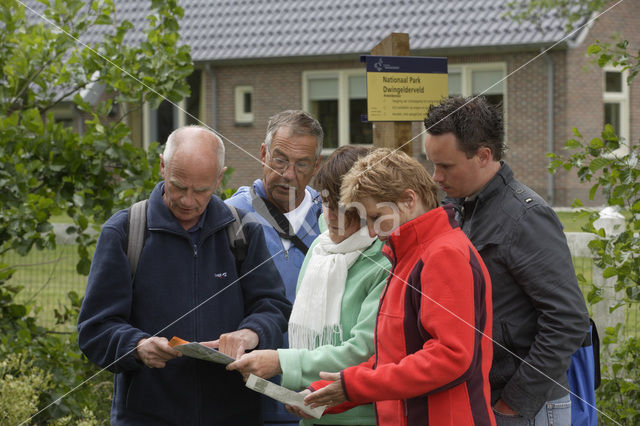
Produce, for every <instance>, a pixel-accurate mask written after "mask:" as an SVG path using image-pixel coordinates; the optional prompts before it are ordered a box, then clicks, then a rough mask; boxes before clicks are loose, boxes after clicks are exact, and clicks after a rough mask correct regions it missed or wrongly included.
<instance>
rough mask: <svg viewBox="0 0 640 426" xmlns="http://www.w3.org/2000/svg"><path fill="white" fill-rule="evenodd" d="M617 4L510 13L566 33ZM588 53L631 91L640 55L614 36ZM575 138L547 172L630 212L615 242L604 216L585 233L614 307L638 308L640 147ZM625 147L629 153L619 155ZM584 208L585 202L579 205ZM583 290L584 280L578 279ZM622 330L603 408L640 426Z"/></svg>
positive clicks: (549, 2)
mask: <svg viewBox="0 0 640 426" xmlns="http://www.w3.org/2000/svg"><path fill="white" fill-rule="evenodd" d="M612 3H613V2H610V1H607V0H528V1H522V2H512V3H511V11H510V12H509V14H510V15H511V16H512V17H513V18H514V19H516V20H529V21H531V22H534V23H539V22H541V19H542V18H543V17H544V16H546V15H547V14H556V15H559V16H562V17H565V18H566V19H567V21H566V22H567V30H572V29H573V28H574V26H575V25H577V24H582V23H585V22H587V20H588V19H590V18H591V17H592V16H593V14H594V13H596V12H598V11H601V10H602V9H603V8H604V7H605V6H608V5H610V4H612ZM587 53H588V54H589V55H591V56H592V57H593V58H594V61H595V62H596V63H597V64H598V65H599V66H600V67H605V66H608V65H612V66H615V67H617V68H618V69H620V70H622V71H628V77H627V84H628V85H631V84H632V83H633V82H634V79H635V78H636V76H637V75H638V72H639V71H640V63H639V60H638V58H639V57H640V51H638V52H635V51H633V50H631V46H630V43H629V41H628V40H626V39H624V37H623V36H620V35H614V34H612V39H611V40H610V41H601V40H596V42H595V43H594V44H592V45H591V46H589V47H588V49H587ZM573 133H574V137H573V138H571V139H570V140H568V141H567V142H566V143H565V150H566V151H567V152H568V153H567V154H557V153H549V154H548V156H549V158H550V159H551V163H550V167H549V170H550V172H551V173H554V172H555V171H556V170H557V169H559V168H563V169H565V170H569V171H570V170H575V172H576V174H577V176H578V178H579V179H580V181H581V182H583V183H586V184H589V185H591V188H590V191H589V197H590V199H592V200H593V199H594V197H595V195H596V194H597V193H598V192H600V193H601V194H602V195H604V198H605V200H606V204H607V205H608V206H612V207H615V208H617V209H619V210H621V211H623V212H624V217H625V229H624V230H623V231H622V232H620V233H616V234H615V235H607V233H606V232H605V230H604V229H601V228H596V227H595V226H594V222H595V220H596V219H598V213H595V212H590V213H589V212H585V214H587V215H589V221H588V223H587V225H586V226H585V227H584V229H583V230H584V231H586V232H590V233H593V234H595V235H596V238H595V239H594V240H592V241H591V242H590V243H589V247H590V248H591V250H592V252H593V255H594V264H595V265H596V266H598V267H599V268H600V269H601V270H602V271H603V276H604V277H605V278H612V279H615V280H616V284H615V290H616V291H617V292H618V294H620V295H621V297H622V299H621V300H620V301H619V302H618V303H617V304H616V305H615V306H613V307H612V308H610V309H611V310H614V309H616V308H618V307H620V306H622V305H627V306H629V307H633V306H636V307H637V306H638V304H640V164H639V161H640V143H638V141H631V140H628V141H625V140H621V139H620V137H619V136H618V135H617V134H616V132H615V130H614V129H613V127H612V126H611V125H610V124H607V125H605V126H604V129H603V131H602V133H601V135H600V136H598V137H594V138H592V139H591V140H585V138H584V137H583V135H582V134H581V133H580V131H579V129H577V128H575V127H574V128H573ZM622 144H624V145H626V147H625V148H626V149H625V150H624V152H625V153H624V154H621V153H620V152H621V151H619V148H620V147H621V146H622ZM574 205H575V206H577V207H580V206H581V205H582V202H581V201H580V200H576V201H575V202H574ZM578 279H579V280H581V281H582V282H583V283H584V281H585V280H584V277H581V276H579V277H578ZM601 294H602V289H601V288H599V287H598V286H596V285H595V284H593V283H591V290H590V291H589V293H588V295H587V300H588V301H589V303H591V304H594V303H597V302H599V301H600V300H602V296H601ZM622 326H623V324H618V325H617V326H616V327H611V328H607V329H606V330H604V331H605V336H604V339H603V343H604V344H605V347H607V345H608V344H610V343H619V345H618V346H617V348H616V349H615V350H614V351H612V352H611V353H610V354H609V358H610V359H609V361H610V362H607V363H604V364H603V368H604V371H603V380H602V385H601V386H600V388H599V389H598V391H597V397H598V407H599V408H600V409H601V410H603V411H604V412H606V413H607V415H610V416H612V418H613V419H614V420H615V421H616V422H620V424H628V425H636V424H640V384H639V383H638V382H637V377H638V375H639V374H640V366H639V364H638V358H639V357H640V339H639V338H638V337H637V336H636V337H631V338H628V339H625V338H624V337H623V336H621V334H620V333H621V330H622V329H623V327H622Z"/></svg>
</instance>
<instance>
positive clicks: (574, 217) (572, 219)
mask: <svg viewBox="0 0 640 426" xmlns="http://www.w3.org/2000/svg"><path fill="white" fill-rule="evenodd" d="M556 213H557V214H558V217H559V218H560V222H562V226H564V232H583V231H582V227H583V226H584V225H586V224H587V222H588V221H589V213H580V212H564V211H562V212H556Z"/></svg>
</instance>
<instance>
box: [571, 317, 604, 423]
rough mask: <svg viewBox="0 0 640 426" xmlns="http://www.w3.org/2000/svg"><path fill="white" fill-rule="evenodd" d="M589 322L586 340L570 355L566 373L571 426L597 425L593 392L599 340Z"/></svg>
mask: <svg viewBox="0 0 640 426" xmlns="http://www.w3.org/2000/svg"><path fill="white" fill-rule="evenodd" d="M589 321H590V322H591V326H590V327H589V333H588V334H587V338H586V339H585V341H584V343H583V344H582V347H580V349H578V350H577V351H576V352H575V353H574V354H573V355H571V365H570V366H569V370H568V371H567V377H568V378H569V389H570V390H571V394H570V396H571V425H572V426H597V425H598V412H597V410H596V408H595V407H596V392H595V390H596V389H597V388H598V386H600V339H599V338H598V330H597V329H596V325H595V323H594V322H593V320H592V319H589ZM574 394H575V395H577V396H575V395H574ZM578 397H579V398H578Z"/></svg>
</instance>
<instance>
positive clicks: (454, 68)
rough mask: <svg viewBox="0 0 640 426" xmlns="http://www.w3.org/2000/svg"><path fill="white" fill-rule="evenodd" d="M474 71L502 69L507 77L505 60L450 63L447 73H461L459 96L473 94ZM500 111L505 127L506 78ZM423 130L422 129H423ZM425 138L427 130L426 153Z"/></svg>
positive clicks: (424, 134)
mask: <svg viewBox="0 0 640 426" xmlns="http://www.w3.org/2000/svg"><path fill="white" fill-rule="evenodd" d="M474 71H502V74H503V75H504V77H507V63H506V62H478V63H473V64H452V65H451V64H450V65H449V66H448V69H447V73H452V72H456V73H458V72H459V73H460V74H461V76H462V77H461V79H460V81H461V87H460V91H461V92H462V93H461V94H460V96H463V97H467V96H471V95H473V93H472V88H473V72H474ZM502 89H503V90H502V112H503V114H504V116H503V117H504V119H503V120H504V123H503V125H504V129H505V130H506V128H507V111H508V110H509V109H508V108H507V80H506V79H505V80H503V83H502ZM423 130H424V129H423ZM426 138H427V132H425V131H423V132H422V153H423V154H426V151H425V142H426ZM504 138H505V143H506V138H507V133H506V131H505V136H504Z"/></svg>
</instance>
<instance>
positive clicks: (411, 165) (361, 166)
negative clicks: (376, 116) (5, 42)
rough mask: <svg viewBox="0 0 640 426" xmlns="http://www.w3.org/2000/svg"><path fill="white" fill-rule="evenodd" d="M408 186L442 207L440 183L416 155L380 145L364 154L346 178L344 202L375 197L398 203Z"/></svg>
mask: <svg viewBox="0 0 640 426" xmlns="http://www.w3.org/2000/svg"><path fill="white" fill-rule="evenodd" d="M407 189H411V190H413V191H414V192H415V193H416V194H417V195H418V196H419V197H420V200H421V201H422V203H423V205H424V206H425V207H426V208H427V209H429V210H432V209H435V208H436V207H438V187H437V185H436V184H435V183H434V182H433V179H432V178H431V176H430V175H429V173H428V172H427V170H426V169H425V168H424V167H422V165H421V164H420V163H418V162H417V161H416V160H415V159H413V158H411V157H409V156H408V155H407V154H405V153H404V152H402V151H397V150H391V149H389V148H379V149H376V150H374V151H372V152H371V153H370V154H369V155H367V156H366V157H363V158H360V159H359V160H358V161H357V162H356V163H355V164H354V165H353V167H352V168H351V170H349V172H348V173H347V174H345V175H344V177H343V178H342V188H341V189H340V202H341V203H342V204H343V205H348V204H351V203H356V202H361V201H362V200H364V199H366V198H371V199H373V200H375V201H377V202H392V203H397V202H398V201H402V200H403V198H404V192H405V191H406V190H407Z"/></svg>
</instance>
